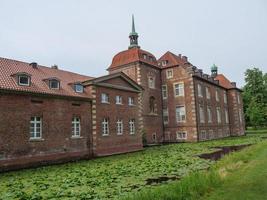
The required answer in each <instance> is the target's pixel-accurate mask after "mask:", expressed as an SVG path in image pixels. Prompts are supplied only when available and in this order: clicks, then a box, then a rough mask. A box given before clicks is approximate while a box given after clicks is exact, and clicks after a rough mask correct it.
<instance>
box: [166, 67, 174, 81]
mask: <svg viewBox="0 0 267 200" xmlns="http://www.w3.org/2000/svg"><path fill="white" fill-rule="evenodd" d="M172 77H173V70H172V69H168V70H167V71H166V78H167V79H169V78H172Z"/></svg>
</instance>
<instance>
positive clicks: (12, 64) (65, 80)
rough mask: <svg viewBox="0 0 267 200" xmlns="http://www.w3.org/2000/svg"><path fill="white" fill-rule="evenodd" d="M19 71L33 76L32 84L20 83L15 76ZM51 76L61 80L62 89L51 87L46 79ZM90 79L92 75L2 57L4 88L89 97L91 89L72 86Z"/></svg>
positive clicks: (1, 83)
mask: <svg viewBox="0 0 267 200" xmlns="http://www.w3.org/2000/svg"><path fill="white" fill-rule="evenodd" d="M17 73H26V74H29V75H30V76H31V85H30V86H20V85H18V83H17V81H16V79H15V77H14V74H17ZM49 78H57V79H58V80H60V89H50V88H49V86H48V84H47V82H45V81H44V80H47V79H49ZM89 79H92V77H89V76H84V75H80V74H76V73H72V72H68V71H63V70H59V69H52V68H50V67H44V66H40V65H38V66H37V68H33V67H32V66H30V65H29V63H26V62H21V61H16V60H11V59H7V58H0V89H2V90H3V89H4V90H15V91H23V92H32V93H42V94H49V95H60V96H72V97H83V98H89V97H90V94H89V91H84V93H76V92H75V91H74V90H73V88H72V86H71V84H73V83H75V82H83V81H86V80H89Z"/></svg>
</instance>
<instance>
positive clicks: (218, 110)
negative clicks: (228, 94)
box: [216, 107, 222, 124]
mask: <svg viewBox="0 0 267 200" xmlns="http://www.w3.org/2000/svg"><path fill="white" fill-rule="evenodd" d="M216 115H217V123H218V124H221V123H222V114H221V108H220V107H217V108H216Z"/></svg>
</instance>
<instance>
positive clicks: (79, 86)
mask: <svg viewBox="0 0 267 200" xmlns="http://www.w3.org/2000/svg"><path fill="white" fill-rule="evenodd" d="M74 89H75V92H78V93H83V85H82V84H80V83H77V84H75V85H74Z"/></svg>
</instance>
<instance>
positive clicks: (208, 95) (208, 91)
mask: <svg viewBox="0 0 267 200" xmlns="http://www.w3.org/2000/svg"><path fill="white" fill-rule="evenodd" d="M206 97H207V99H210V98H211V95H210V88H209V87H206Z"/></svg>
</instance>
